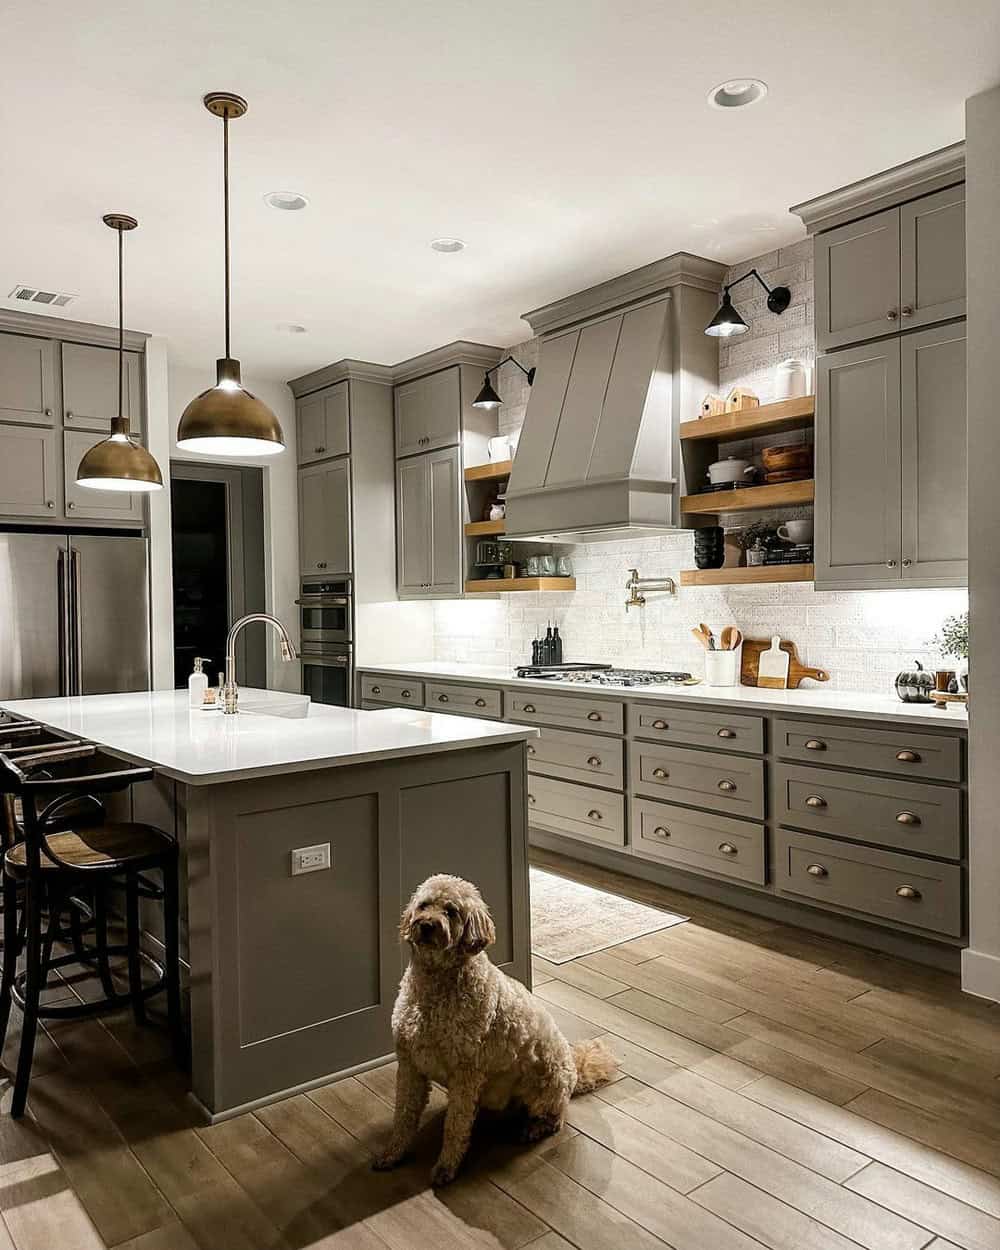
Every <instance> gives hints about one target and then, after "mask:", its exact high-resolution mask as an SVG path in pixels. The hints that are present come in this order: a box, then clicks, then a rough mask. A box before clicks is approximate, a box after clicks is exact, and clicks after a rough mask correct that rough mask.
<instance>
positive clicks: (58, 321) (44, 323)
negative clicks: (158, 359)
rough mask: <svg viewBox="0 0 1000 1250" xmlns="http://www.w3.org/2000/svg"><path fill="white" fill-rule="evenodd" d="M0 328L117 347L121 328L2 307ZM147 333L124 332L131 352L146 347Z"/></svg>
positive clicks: (70, 341)
mask: <svg viewBox="0 0 1000 1250" xmlns="http://www.w3.org/2000/svg"><path fill="white" fill-rule="evenodd" d="M0 330H3V331H6V332H7V333H10V334H30V335H34V336H35V338H43V339H61V340H62V341H63V342H64V343H87V344H89V345H93V346H95V347H117V346H118V330H117V329H116V328H114V327H112V326H95V325H89V324H88V323H87V322H85V321H71V320H70V319H69V318H68V317H47V316H45V315H44V314H43V313H30V312H25V311H24V310H23V309H20V308H0ZM148 338H149V335H148V334H143V333H142V332H141V331H139V330H126V331H125V346H126V348H127V349H128V350H129V351H132V352H141V351H145V349H146V340H147V339H148Z"/></svg>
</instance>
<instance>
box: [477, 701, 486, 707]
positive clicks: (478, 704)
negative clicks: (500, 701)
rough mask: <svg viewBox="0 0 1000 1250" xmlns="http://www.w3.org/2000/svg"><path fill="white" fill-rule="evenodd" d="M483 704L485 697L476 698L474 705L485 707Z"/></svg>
mask: <svg viewBox="0 0 1000 1250" xmlns="http://www.w3.org/2000/svg"><path fill="white" fill-rule="evenodd" d="M485 706H486V700H485V699H477V700H476V707H485Z"/></svg>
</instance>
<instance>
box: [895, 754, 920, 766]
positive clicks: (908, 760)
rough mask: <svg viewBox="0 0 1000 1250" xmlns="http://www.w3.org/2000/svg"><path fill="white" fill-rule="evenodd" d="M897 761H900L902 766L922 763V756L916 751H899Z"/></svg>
mask: <svg viewBox="0 0 1000 1250" xmlns="http://www.w3.org/2000/svg"><path fill="white" fill-rule="evenodd" d="M896 759H897V760H899V762H900V763H901V764H919V763H920V756H919V755H918V754H917V753H916V751H897V752H896Z"/></svg>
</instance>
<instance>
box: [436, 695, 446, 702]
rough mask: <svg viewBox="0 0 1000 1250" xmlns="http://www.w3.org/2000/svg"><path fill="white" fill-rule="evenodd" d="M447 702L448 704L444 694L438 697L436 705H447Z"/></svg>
mask: <svg viewBox="0 0 1000 1250" xmlns="http://www.w3.org/2000/svg"><path fill="white" fill-rule="evenodd" d="M447 702H448V696H447V695H446V694H439V695H438V703H447Z"/></svg>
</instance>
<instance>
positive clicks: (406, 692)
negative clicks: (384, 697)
mask: <svg viewBox="0 0 1000 1250" xmlns="http://www.w3.org/2000/svg"><path fill="white" fill-rule="evenodd" d="M399 695H400V698H402V699H408V698H409V697H410V692H409V690H401V691H400V692H399Z"/></svg>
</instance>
